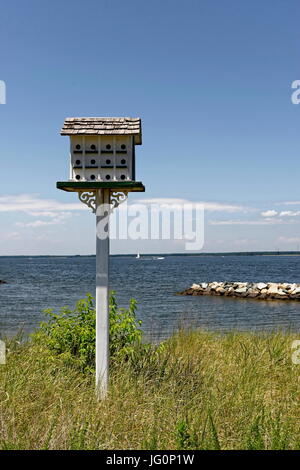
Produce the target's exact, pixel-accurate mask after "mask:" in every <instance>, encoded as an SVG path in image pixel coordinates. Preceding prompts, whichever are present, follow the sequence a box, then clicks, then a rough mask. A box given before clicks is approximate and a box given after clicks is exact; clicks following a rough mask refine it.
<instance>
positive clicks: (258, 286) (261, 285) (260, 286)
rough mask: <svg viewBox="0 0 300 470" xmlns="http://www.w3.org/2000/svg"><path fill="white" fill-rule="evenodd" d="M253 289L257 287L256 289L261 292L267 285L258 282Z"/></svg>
mask: <svg viewBox="0 0 300 470" xmlns="http://www.w3.org/2000/svg"><path fill="white" fill-rule="evenodd" d="M255 287H257V289H259V290H262V289H266V287H267V284H265V283H264V282H259V283H258V284H255Z"/></svg>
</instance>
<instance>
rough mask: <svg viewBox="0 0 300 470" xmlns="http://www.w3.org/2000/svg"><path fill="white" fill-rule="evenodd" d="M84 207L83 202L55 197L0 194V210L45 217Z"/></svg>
mask: <svg viewBox="0 0 300 470" xmlns="http://www.w3.org/2000/svg"><path fill="white" fill-rule="evenodd" d="M83 209H86V206H85V204H82V203H80V202H78V203H63V202H60V201H57V200H55V199H43V198H40V197H39V196H38V195H35V194H19V195H10V196H0V212H26V213H27V214H29V215H33V214H37V215H42V214H43V215H44V216H45V217H56V216H57V212H65V211H78V210H83Z"/></svg>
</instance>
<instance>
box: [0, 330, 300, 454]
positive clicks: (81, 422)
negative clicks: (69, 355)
mask: <svg viewBox="0 0 300 470" xmlns="http://www.w3.org/2000/svg"><path fill="white" fill-rule="evenodd" d="M294 339H297V336H296V335H292V334H281V333H278V334H251V333H245V334H243V333H232V334H228V335H218V334H213V333H207V332H203V331H192V332H184V331H181V332H179V333H178V334H176V335H174V336H173V337H172V338H171V339H170V340H168V341H167V342H166V343H165V345H164V347H163V348H161V349H160V350H159V351H154V350H148V351H147V353H143V354H142V355H141V357H137V358H136V359H135V361H134V362H126V361H125V362H124V361H123V362H120V364H119V365H118V364H115V365H114V366H113V368H112V371H111V382H110V391H109V395H108V397H107V399H106V400H104V401H102V402H98V403H97V402H96V400H95V394H94V377H93V374H92V373H91V372H86V371H81V370H80V369H78V368H76V367H75V366H74V365H72V363H67V362H66V361H65V360H64V359H63V357H60V356H57V355H54V354H53V353H52V352H51V351H49V349H48V347H47V346H45V345H43V342H40V343H36V344H34V343H30V342H27V343H25V344H17V343H16V341H13V340H12V341H11V342H10V344H8V349H9V351H8V354H7V364H6V365H1V366H0V448H1V449H152V450H155V449H162V450H163V449H299V448H300V393H299V386H300V380H299V377H300V365H294V364H292V361H291V343H292V341H293V340H294Z"/></svg>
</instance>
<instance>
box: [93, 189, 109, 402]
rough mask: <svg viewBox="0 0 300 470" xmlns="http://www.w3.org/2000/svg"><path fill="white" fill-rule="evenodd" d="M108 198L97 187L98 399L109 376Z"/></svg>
mask: <svg viewBox="0 0 300 470" xmlns="http://www.w3.org/2000/svg"><path fill="white" fill-rule="evenodd" d="M109 199H110V190H109V189H99V190H97V191H96V393H97V397H98V398H99V399H102V398H105V396H106V395H107V391H108V380H109V291H108V269H109V202H110V201H109ZM104 231H105V233H104ZM105 234H106V235H107V236H104V235H105Z"/></svg>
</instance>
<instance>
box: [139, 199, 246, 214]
mask: <svg viewBox="0 0 300 470" xmlns="http://www.w3.org/2000/svg"><path fill="white" fill-rule="evenodd" d="M135 203H136V204H149V205H151V204H158V205H178V206H183V205H191V206H194V205H196V204H199V205H200V204H203V206H204V210H206V211H208V212H218V211H220V212H249V211H250V210H253V209H250V208H248V207H245V206H241V205H237V204H227V203H222V202H207V201H189V200H188V199H178V198H148V199H138V200H135Z"/></svg>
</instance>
